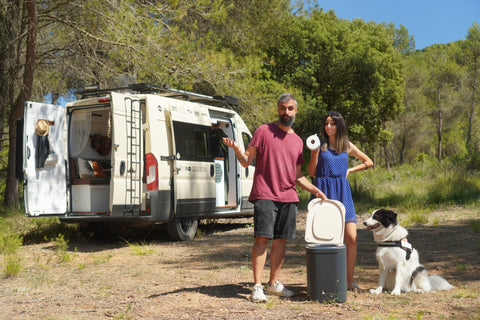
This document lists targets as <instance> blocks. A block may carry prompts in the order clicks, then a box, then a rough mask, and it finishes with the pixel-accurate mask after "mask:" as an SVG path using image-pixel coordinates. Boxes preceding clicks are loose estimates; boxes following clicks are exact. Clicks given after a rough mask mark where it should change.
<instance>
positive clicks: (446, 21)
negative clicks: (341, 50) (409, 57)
mask: <svg viewBox="0 0 480 320" xmlns="http://www.w3.org/2000/svg"><path fill="white" fill-rule="evenodd" d="M315 2H316V4H317V5H318V6H319V7H320V8H322V9H323V10H324V11H328V10H330V9H332V10H333V11H334V12H335V15H336V16H337V17H338V18H341V19H347V20H352V19H354V18H361V19H363V20H365V21H366V22H368V21H372V20H373V21H375V22H377V23H382V22H387V23H390V22H393V23H394V24H395V26H396V27H397V28H398V27H399V26H400V25H403V26H405V28H407V30H408V34H409V35H413V38H414V40H415V49H423V48H425V47H428V46H430V45H432V44H437V43H442V44H446V43H449V42H453V41H457V40H465V38H466V36H467V33H468V29H469V28H470V27H471V26H472V24H473V22H474V21H475V22H477V23H478V24H480V0H317V1H315Z"/></svg>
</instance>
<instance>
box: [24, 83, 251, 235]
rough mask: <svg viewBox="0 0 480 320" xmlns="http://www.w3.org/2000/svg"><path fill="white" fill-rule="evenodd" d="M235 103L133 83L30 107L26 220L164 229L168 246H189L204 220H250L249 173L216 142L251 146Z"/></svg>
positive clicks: (26, 145)
mask: <svg viewBox="0 0 480 320" xmlns="http://www.w3.org/2000/svg"><path fill="white" fill-rule="evenodd" d="M231 101H232V99H231V98H229V97H222V98H214V97H210V96H204V95H199V94H194V93H190V92H185V91H179V90H173V89H167V88H163V87H158V86H153V85H147V84H135V85H131V86H129V87H128V88H121V89H111V90H92V91H84V92H83V96H82V98H81V99H80V100H78V101H75V102H70V103H68V104H67V105H66V107H65V108H64V107H62V106H56V105H50V104H43V103H34V102H27V103H26V104H25V116H24V120H23V132H24V137H23V179H24V197H25V212H26V215H27V216H31V217H37V216H51V215H56V216H60V220H61V221H63V222H78V223H104V224H110V223H111V224H123V225H128V226H148V225H151V224H166V225H167V230H168V233H169V235H170V236H171V238H172V239H174V240H186V239H192V238H193V237H194V236H195V233H196V230H197V225H198V220H199V219H201V218H223V217H236V216H246V215H251V214H252V213H253V205H252V204H251V203H249V202H248V200H247V198H248V195H249V193H250V189H251V186H252V181H253V174H254V170H255V168H254V166H250V167H247V168H243V167H241V166H240V165H239V164H238V162H237V161H236V158H235V154H234V152H233V150H232V149H231V148H227V147H226V146H225V145H224V144H223V142H221V138H222V137H230V138H233V139H234V140H236V141H237V143H238V144H239V145H240V148H245V147H246V146H247V145H248V143H249V142H250V138H251V134H250V131H249V130H248V128H247V126H246V125H245V123H244V122H243V120H242V119H241V118H240V116H239V115H238V114H237V113H236V112H235V111H234V110H233V109H232V108H231V105H232V104H231Z"/></svg>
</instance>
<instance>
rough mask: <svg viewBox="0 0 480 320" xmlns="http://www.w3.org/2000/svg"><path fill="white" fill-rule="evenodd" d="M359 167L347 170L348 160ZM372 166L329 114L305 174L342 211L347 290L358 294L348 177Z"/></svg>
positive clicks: (342, 123)
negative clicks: (318, 145) (353, 159)
mask: <svg viewBox="0 0 480 320" xmlns="http://www.w3.org/2000/svg"><path fill="white" fill-rule="evenodd" d="M349 155H351V156H354V157H355V158H357V159H359V160H360V161H362V164H360V165H358V166H355V167H352V168H348V156H349ZM372 166H373V162H372V160H371V159H370V158H369V157H368V156H367V155H366V154H364V153H363V152H362V151H360V149H358V148H357V147H356V146H355V145H354V144H353V143H351V142H350V141H349V140H348V134H347V127H346V125H345V120H344V119H343V117H342V115H341V114H340V113H339V112H328V114H327V116H326V117H325V121H324V127H323V140H322V144H321V146H320V148H319V149H317V150H312V155H311V159H310V163H309V164H308V172H309V173H310V176H312V177H315V180H314V185H315V186H316V187H318V188H319V189H320V190H321V191H322V192H323V193H325V195H326V196H327V198H328V199H332V200H338V201H340V202H342V203H343V205H344V207H345V245H346V247H347V288H348V289H349V290H352V291H356V292H361V291H363V290H361V289H360V288H359V286H358V285H357V284H356V283H355V282H354V281H353V273H354V268H355V260H356V258H357V225H356V223H357V218H356V216H355V206H354V205H353V199H352V193H351V191H350V184H349V183H348V180H347V177H348V176H349V175H350V174H351V173H353V172H356V171H360V170H367V169H368V168H370V167H372Z"/></svg>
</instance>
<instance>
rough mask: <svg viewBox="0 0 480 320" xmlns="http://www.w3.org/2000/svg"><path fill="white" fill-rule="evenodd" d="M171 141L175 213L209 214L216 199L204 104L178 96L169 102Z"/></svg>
mask: <svg viewBox="0 0 480 320" xmlns="http://www.w3.org/2000/svg"><path fill="white" fill-rule="evenodd" d="M170 118H171V121H172V128H173V139H174V141H175V171H176V173H175V175H176V177H175V182H176V186H175V188H176V197H177V199H176V200H177V207H176V214H175V215H176V217H177V218H184V217H195V216H204V215H210V214H213V213H214V211H215V202H216V197H215V194H216V191H215V189H216V185H215V164H214V161H213V157H212V155H211V153H210V150H209V149H210V147H209V145H210V139H211V120H210V115H209V112H208V107H207V106H205V105H201V104H197V103H192V102H188V101H182V100H173V99H172V101H171V102H170Z"/></svg>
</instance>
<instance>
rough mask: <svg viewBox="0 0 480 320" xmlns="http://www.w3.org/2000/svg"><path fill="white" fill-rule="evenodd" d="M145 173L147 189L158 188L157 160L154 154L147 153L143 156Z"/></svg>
mask: <svg viewBox="0 0 480 320" xmlns="http://www.w3.org/2000/svg"><path fill="white" fill-rule="evenodd" d="M145 164H146V169H147V170H146V173H147V181H146V182H147V190H158V162H157V159H155V156H154V155H153V154H151V153H147V155H146V156H145Z"/></svg>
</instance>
